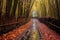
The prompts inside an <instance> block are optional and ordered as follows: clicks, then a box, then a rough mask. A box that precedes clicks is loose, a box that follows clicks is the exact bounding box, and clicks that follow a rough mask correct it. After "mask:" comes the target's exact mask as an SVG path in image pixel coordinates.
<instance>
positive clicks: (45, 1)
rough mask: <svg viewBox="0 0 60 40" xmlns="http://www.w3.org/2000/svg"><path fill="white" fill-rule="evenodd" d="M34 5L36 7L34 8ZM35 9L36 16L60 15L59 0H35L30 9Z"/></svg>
mask: <svg viewBox="0 0 60 40" xmlns="http://www.w3.org/2000/svg"><path fill="white" fill-rule="evenodd" d="M34 7H36V8H35V9H34ZM33 10H35V11H37V14H38V17H40V18H41V17H51V18H59V17H60V0H36V1H35V3H34V5H33V7H32V11H33Z"/></svg>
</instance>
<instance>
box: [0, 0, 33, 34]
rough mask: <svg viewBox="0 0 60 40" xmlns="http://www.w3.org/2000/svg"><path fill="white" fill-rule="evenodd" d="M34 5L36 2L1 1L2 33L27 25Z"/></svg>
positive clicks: (28, 0) (0, 19)
mask: <svg viewBox="0 0 60 40" xmlns="http://www.w3.org/2000/svg"><path fill="white" fill-rule="evenodd" d="M33 3H34V0H0V29H1V30H0V32H2V33H3V32H4V30H5V32H6V31H8V30H11V29H13V28H16V27H17V26H18V25H21V24H24V23H26V22H27V20H29V17H30V16H29V14H30V10H31V8H32V5H33ZM9 25H10V26H9ZM8 26H9V27H8Z"/></svg>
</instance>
